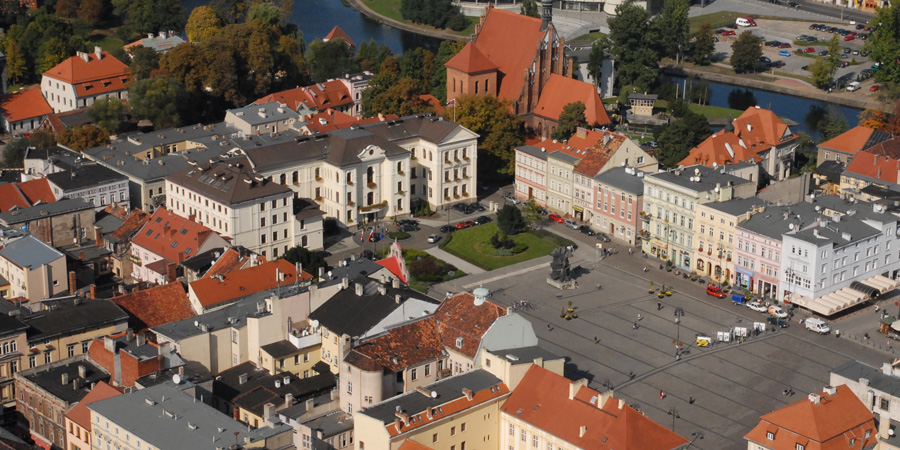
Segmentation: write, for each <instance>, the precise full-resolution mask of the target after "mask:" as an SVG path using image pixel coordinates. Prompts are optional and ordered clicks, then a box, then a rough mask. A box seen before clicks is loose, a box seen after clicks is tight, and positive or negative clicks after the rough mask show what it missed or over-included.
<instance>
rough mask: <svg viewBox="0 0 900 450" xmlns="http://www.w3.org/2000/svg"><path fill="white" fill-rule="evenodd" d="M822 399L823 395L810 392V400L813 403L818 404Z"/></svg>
mask: <svg viewBox="0 0 900 450" xmlns="http://www.w3.org/2000/svg"><path fill="white" fill-rule="evenodd" d="M821 401H822V396H820V395H819V394H809V402H810V403H812V404H813V405H818V404H819V402H821Z"/></svg>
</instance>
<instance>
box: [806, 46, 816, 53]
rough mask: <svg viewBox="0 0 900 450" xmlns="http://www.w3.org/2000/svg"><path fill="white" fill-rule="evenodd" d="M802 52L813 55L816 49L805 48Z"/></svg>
mask: <svg viewBox="0 0 900 450" xmlns="http://www.w3.org/2000/svg"><path fill="white" fill-rule="evenodd" d="M803 52H804V53H815V52H816V49H814V48H812V47H806V48H804V49H803Z"/></svg>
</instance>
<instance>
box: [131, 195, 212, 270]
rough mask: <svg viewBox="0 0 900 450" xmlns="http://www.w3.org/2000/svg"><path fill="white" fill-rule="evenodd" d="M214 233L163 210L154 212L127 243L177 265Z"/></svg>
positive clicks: (192, 253) (194, 252) (192, 254)
mask: <svg viewBox="0 0 900 450" xmlns="http://www.w3.org/2000/svg"><path fill="white" fill-rule="evenodd" d="M214 234H215V232H213V231H212V230H210V229H209V228H206V227H205V226H203V225H200V224H199V223H197V222H194V221H191V220H188V219H185V218H183V217H181V216H179V215H177V214H175V213H173V212H170V211H169V210H168V209H166V208H158V209H157V210H156V212H154V213H153V216H151V217H150V220H149V221H148V222H147V223H146V224H144V226H143V227H142V228H141V229H140V231H138V233H137V234H136V235H135V236H134V239H132V241H131V243H132V244H134V245H139V246H141V247H143V248H145V249H147V251H150V252H152V253H154V254H156V255H159V256H161V257H163V258H165V259H168V260H170V261H174V262H177V263H181V261H184V260H185V259H187V258H190V257H191V256H194V255H196V254H197V249H198V248H200V246H202V245H203V243H204V242H206V240H207V239H209V237H210V236H212V235H214Z"/></svg>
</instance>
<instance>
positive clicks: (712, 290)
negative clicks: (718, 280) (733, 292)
mask: <svg viewBox="0 0 900 450" xmlns="http://www.w3.org/2000/svg"><path fill="white" fill-rule="evenodd" d="M706 293H707V294H709V295H712V296H713V297H715V298H725V293H724V292H722V290H721V289H719V288H717V287H715V286H713V285H711V284H710V285H709V286H706Z"/></svg>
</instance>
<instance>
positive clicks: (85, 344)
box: [81, 341, 91, 353]
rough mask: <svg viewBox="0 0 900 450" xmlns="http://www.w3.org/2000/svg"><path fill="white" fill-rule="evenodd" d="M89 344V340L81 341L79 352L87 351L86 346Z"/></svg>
mask: <svg viewBox="0 0 900 450" xmlns="http://www.w3.org/2000/svg"><path fill="white" fill-rule="evenodd" d="M90 345H91V343H90V341H88V342H82V343H81V353H87V352H88V347H89V346H90Z"/></svg>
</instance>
